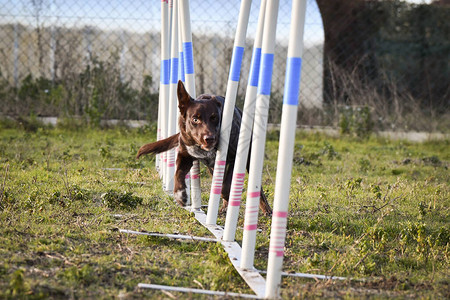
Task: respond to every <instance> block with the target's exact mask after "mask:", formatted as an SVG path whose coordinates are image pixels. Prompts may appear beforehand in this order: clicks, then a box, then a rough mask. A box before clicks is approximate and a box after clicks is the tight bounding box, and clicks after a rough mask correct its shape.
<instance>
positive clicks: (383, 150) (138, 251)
mask: <svg viewBox="0 0 450 300" xmlns="http://www.w3.org/2000/svg"><path fill="white" fill-rule="evenodd" d="M69 127H70V126H69ZM77 128H78V129H77ZM154 132H155V130H154V128H152V127H148V128H143V129H136V130H131V129H125V128H116V129H82V128H79V127H74V126H72V127H71V128H68V129H67V128H66V129H64V128H54V129H53V128H45V127H42V126H33V127H32V128H26V127H25V128H22V129H16V128H14V126H11V124H6V125H5V123H3V124H2V125H0V298H49V297H52V298H68V297H76V298H111V297H117V296H121V297H124V298H142V297H155V298H167V295H166V294H163V293H162V292H159V291H148V290H140V289H137V287H136V285H137V283H139V282H145V283H155V284H165V285H177V286H184V287H193V288H205V289H213V290H222V291H233V292H243V293H251V290H250V289H249V288H248V287H247V285H246V284H245V283H244V281H243V280H242V279H241V278H240V277H239V275H238V274H237V272H236V271H235V270H234V269H233V267H232V265H231V264H230V262H229V261H228V258H227V255H226V253H225V251H224V250H223V249H222V248H221V246H220V245H218V244H215V243H204V242H181V241H174V240H170V239H165V238H156V237H144V236H133V235H126V234H121V233H119V232H118V229H119V228H126V229H131V230H146V231H155V232H163V233H174V232H176V233H182V234H193V235H198V236H209V233H208V231H207V230H206V229H204V228H203V227H202V226H201V225H199V224H198V223H197V221H196V220H195V219H194V217H193V216H192V215H190V214H189V213H188V212H186V211H185V210H183V209H180V208H179V207H177V206H176V204H175V203H174V201H173V199H171V198H170V197H169V196H168V195H166V194H165V193H164V192H163V191H162V189H161V183H160V180H159V176H158V174H157V172H156V171H155V169H154V159H153V158H151V157H146V158H144V159H142V160H139V161H136V160H135V159H134V156H135V154H136V152H137V149H138V148H139V146H140V145H142V144H144V143H146V142H149V141H152V140H154V139H155V133H154ZM277 136H278V135H277V132H276V131H274V132H271V133H269V134H268V142H267V145H266V164H265V167H264V174H263V182H264V189H265V191H266V192H267V194H268V196H269V199H270V202H272V201H273V191H274V185H275V182H274V180H275V173H276V156H277V151H278V143H277ZM448 149H449V141H448V140H447V141H440V142H428V143H422V144H416V143H408V142H405V141H395V142H394V141H388V140H382V139H376V138H370V139H367V140H358V139H351V138H340V139H337V138H330V137H326V136H324V135H318V134H304V133H299V134H298V135H297V140H296V144H295V155H294V170H293V175H292V188H291V199H290V212H289V221H288V230H287V244H286V251H285V253H286V256H285V264H284V268H285V270H287V271H292V272H309V273H317V274H332V275H336V276H346V277H351V278H355V279H361V280H353V281H350V280H348V281H343V282H340V281H335V282H329V281H325V282H321V281H320V282H316V281H311V280H306V279H299V278H284V279H283V281H282V296H283V297H284V298H286V299H291V298H293V297H300V296H310V297H340V298H359V297H367V296H369V297H380V298H384V297H391V296H395V297H399V298H401V297H406V296H413V297H429V298H445V297H447V298H448V297H450V294H449V292H448V291H449V289H448V286H449V283H450V282H449V279H448V278H449V235H450V233H449V232H450V217H449V207H450V200H449V199H450V189H449V184H448V182H449V181H450V180H449V179H450V178H449V171H448V166H449V160H450V152H449V151H448ZM105 168H123V170H121V171H119V170H107V169H105ZM202 173H204V176H202V179H203V181H202V189H203V201H204V202H205V204H206V203H207V196H208V194H209V190H208V186H209V183H210V178H208V176H207V175H206V171H205V170H202ZM242 213H243V212H242V211H241V214H242ZM118 214H120V216H118ZM218 222H219V223H220V224H223V223H224V216H223V215H221V216H219V220H218ZM239 222H240V224H239V226H240V227H241V228H242V223H243V220H242V218H241V219H240V220H239ZM260 228H261V229H262V232H261V233H258V236H257V245H256V249H257V250H256V251H257V252H256V255H255V258H256V260H255V266H256V267H258V268H261V269H265V268H266V265H267V252H268V247H269V235H270V218H267V217H260ZM241 239H242V230H238V233H237V240H238V242H240V240H241ZM175 296H180V295H176V294H175ZM195 297H197V296H195ZM199 298H201V297H199Z"/></svg>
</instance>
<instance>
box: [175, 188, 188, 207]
mask: <svg viewBox="0 0 450 300" xmlns="http://www.w3.org/2000/svg"><path fill="white" fill-rule="evenodd" d="M174 198H175V201H177V203H178V204H179V205H180V206H183V207H184V206H186V203H187V193H186V189H182V190H178V191H176V192H174Z"/></svg>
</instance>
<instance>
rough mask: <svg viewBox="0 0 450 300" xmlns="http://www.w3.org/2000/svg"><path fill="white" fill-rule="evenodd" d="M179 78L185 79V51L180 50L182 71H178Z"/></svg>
mask: <svg viewBox="0 0 450 300" xmlns="http://www.w3.org/2000/svg"><path fill="white" fill-rule="evenodd" d="M178 75H179V78H178V79H180V80H181V81H183V82H184V81H185V79H184V57H183V52H180V72H179V73H178Z"/></svg>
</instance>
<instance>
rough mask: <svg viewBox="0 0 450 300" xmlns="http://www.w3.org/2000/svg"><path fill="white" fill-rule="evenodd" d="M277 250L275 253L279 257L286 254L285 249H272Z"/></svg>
mask: <svg viewBox="0 0 450 300" xmlns="http://www.w3.org/2000/svg"><path fill="white" fill-rule="evenodd" d="M272 252H275V255H276V256H278V257H282V256H283V255H284V251H272Z"/></svg>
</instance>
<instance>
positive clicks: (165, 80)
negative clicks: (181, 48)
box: [160, 59, 170, 84]
mask: <svg viewBox="0 0 450 300" xmlns="http://www.w3.org/2000/svg"><path fill="white" fill-rule="evenodd" d="M160 78H161V83H162V84H169V83H170V59H163V60H161V75H160Z"/></svg>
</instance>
